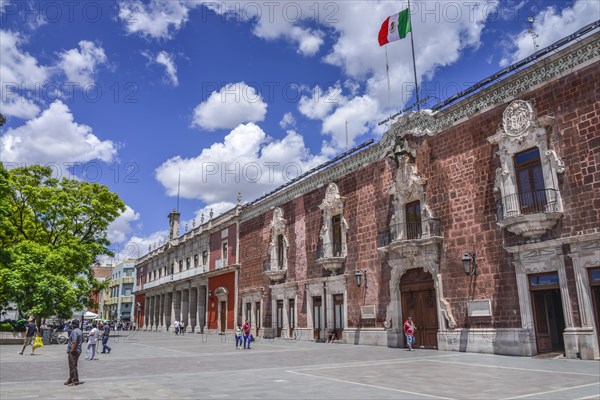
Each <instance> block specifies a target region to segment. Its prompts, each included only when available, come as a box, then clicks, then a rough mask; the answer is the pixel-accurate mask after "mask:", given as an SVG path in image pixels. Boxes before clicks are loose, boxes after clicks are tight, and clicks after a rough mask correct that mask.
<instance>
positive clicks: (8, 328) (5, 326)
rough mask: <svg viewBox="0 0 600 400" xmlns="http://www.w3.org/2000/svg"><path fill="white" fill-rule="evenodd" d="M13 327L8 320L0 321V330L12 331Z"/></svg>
mask: <svg viewBox="0 0 600 400" xmlns="http://www.w3.org/2000/svg"><path fill="white" fill-rule="evenodd" d="M14 331H15V328H13V326H12V325H11V324H10V323H8V322H2V323H0V332H14Z"/></svg>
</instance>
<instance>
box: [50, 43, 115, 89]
mask: <svg viewBox="0 0 600 400" xmlns="http://www.w3.org/2000/svg"><path fill="white" fill-rule="evenodd" d="M59 57H60V61H59V62H58V67H59V68H60V69H61V70H62V71H63V72H64V74H65V75H66V77H67V81H69V82H75V83H78V84H79V85H81V86H85V85H89V84H90V83H93V82H94V76H95V74H96V72H97V66H98V65H99V64H104V63H106V54H105V53H104V49H103V48H102V47H98V46H96V44H94V43H93V42H90V41H88V40H82V41H80V42H79V49H70V50H65V51H63V52H62V53H60V54H59Z"/></svg>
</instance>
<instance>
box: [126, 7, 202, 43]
mask: <svg viewBox="0 0 600 400" xmlns="http://www.w3.org/2000/svg"><path fill="white" fill-rule="evenodd" d="M200 4H201V2H196V1H185V0H151V1H150V2H149V3H147V4H144V3H142V2H141V1H137V0H136V1H122V2H120V3H119V19H120V20H121V21H122V22H123V23H124V24H125V29H126V31H127V32H128V33H137V34H140V35H142V36H145V37H150V38H153V39H170V38H172V37H173V34H174V33H176V32H177V31H179V29H181V28H182V27H183V25H184V24H185V23H186V22H187V21H188V18H189V12H190V10H191V9H192V8H194V7H197V6H199V5H200Z"/></svg>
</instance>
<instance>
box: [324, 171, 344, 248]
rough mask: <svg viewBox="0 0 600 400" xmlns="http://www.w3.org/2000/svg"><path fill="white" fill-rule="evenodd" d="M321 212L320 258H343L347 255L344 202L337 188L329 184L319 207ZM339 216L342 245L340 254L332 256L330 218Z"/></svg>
mask: <svg viewBox="0 0 600 400" xmlns="http://www.w3.org/2000/svg"><path fill="white" fill-rule="evenodd" d="M319 209H321V211H322V212H323V218H322V222H321V231H320V232H319V238H320V239H321V245H322V250H323V253H322V258H334V257H336V258H345V257H346V256H347V255H348V239H347V238H348V222H347V221H346V218H344V200H343V198H342V197H341V196H340V190H339V188H338V186H337V185H336V184H335V183H333V182H331V183H330V184H329V185H328V186H327V189H326V191H325V198H324V199H323V202H322V203H321V204H320V205H319ZM337 215H339V216H340V218H341V231H342V232H341V233H342V245H341V254H339V255H337V254H333V229H332V224H333V222H332V218H333V217H335V216H337Z"/></svg>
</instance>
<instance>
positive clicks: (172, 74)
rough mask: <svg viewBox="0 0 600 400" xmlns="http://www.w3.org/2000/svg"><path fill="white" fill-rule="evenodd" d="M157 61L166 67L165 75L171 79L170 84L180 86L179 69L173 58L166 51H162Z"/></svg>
mask: <svg viewBox="0 0 600 400" xmlns="http://www.w3.org/2000/svg"><path fill="white" fill-rule="evenodd" d="M155 61H156V62H157V63H158V64H160V65H163V66H164V67H165V73H166V74H167V77H168V79H169V82H171V84H172V85H173V86H179V80H178V79H177V67H176V66H175V62H174V61H173V56H172V55H170V54H169V53H167V52H166V51H161V52H160V53H158V54H157V55H156V59H155Z"/></svg>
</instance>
